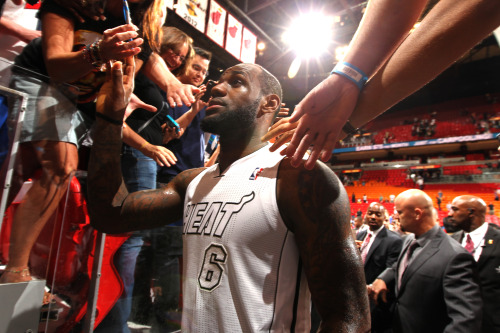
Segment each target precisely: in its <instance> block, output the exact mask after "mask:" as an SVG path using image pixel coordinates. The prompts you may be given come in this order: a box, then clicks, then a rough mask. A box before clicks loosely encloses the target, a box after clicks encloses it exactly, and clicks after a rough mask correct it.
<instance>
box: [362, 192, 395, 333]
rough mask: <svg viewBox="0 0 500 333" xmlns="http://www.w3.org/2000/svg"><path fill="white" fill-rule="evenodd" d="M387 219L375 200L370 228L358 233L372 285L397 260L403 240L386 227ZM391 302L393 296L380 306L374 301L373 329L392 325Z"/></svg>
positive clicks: (368, 214) (368, 217)
mask: <svg viewBox="0 0 500 333" xmlns="http://www.w3.org/2000/svg"><path fill="white" fill-rule="evenodd" d="M384 219H385V207H384V206H382V205H381V204H380V203H378V202H372V203H371V204H370V205H369V206H368V210H367V211H366V215H365V221H367V223H368V227H369V229H368V230H364V231H360V232H359V233H358V234H357V235H356V240H357V241H358V242H356V243H358V244H360V251H361V258H362V259H363V264H364V269H365V278H366V283H367V284H371V283H372V282H373V281H374V280H375V279H376V278H377V276H379V274H380V273H382V272H383V271H384V270H385V269H386V268H388V267H391V266H392V265H393V264H394V263H395V262H396V261H397V260H398V256H399V253H400V252H401V246H402V245H403V240H402V238H401V237H400V236H399V235H398V234H396V233H395V232H392V231H390V230H387V229H386V228H385V226H384ZM392 301H394V298H392V299H391V298H390V299H389V300H388V302H387V303H380V304H378V305H375V303H374V302H371V304H370V310H371V316H372V332H384V330H385V329H389V328H390V327H391V324H392V313H391V311H390V310H389V309H390V307H391V305H392V303H393V302H392Z"/></svg>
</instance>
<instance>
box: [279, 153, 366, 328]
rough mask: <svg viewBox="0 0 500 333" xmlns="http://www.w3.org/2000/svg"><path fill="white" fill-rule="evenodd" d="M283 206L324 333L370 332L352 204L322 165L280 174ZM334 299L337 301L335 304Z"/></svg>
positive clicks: (284, 168)
mask: <svg viewBox="0 0 500 333" xmlns="http://www.w3.org/2000/svg"><path fill="white" fill-rule="evenodd" d="M278 206H279V208H280V212H281V215H282V216H283V219H284V220H285V223H286V225H287V227H288V228H289V229H290V230H291V231H292V232H293V233H294V235H295V239H296V242H297V246H298V248H299V253H300V256H301V259H302V261H303V264H304V271H305V274H306V276H307V281H308V284H309V289H310V291H311V295H312V299H313V302H314V304H315V306H316V307H317V309H318V312H319V314H320V315H321V318H322V323H321V326H320V329H319V331H320V332H368V331H369V330H370V312H369V308H368V297H367V294H366V287H365V285H366V282H365V278H364V273H363V266H362V264H361V260H360V257H359V251H358V250H357V248H356V245H355V244H354V239H353V238H352V233H351V229H350V224H349V216H350V212H349V200H348V198H347V195H346V193H345V190H344V189H343V187H342V184H341V183H340V181H339V180H338V179H337V177H336V176H335V175H334V173H333V172H332V171H331V170H330V169H328V168H327V167H326V166H325V165H324V164H323V163H317V164H316V166H315V167H314V169H313V170H311V171H308V170H305V169H304V168H303V167H300V168H297V169H295V168H293V167H292V166H291V165H290V161H289V160H288V159H285V160H283V162H282V163H281V165H280V169H279V179H278ZM332 300H335V301H332Z"/></svg>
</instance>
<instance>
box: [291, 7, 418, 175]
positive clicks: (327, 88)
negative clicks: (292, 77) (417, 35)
mask: <svg viewBox="0 0 500 333" xmlns="http://www.w3.org/2000/svg"><path fill="white" fill-rule="evenodd" d="M426 2H427V0H411V1H410V0H408V1H399V0H396V1H394V0H382V1H370V2H369V3H368V7H367V9H366V13H365V15H364V17H363V20H362V21H361V23H360V26H359V28H358V30H357V32H356V34H355V35H354V37H353V40H352V42H351V43H350V45H349V51H348V53H347V55H346V56H345V58H344V61H345V62H347V63H349V64H352V65H354V66H356V67H357V68H359V69H361V70H362V71H363V72H364V73H365V74H366V75H367V76H368V77H370V76H371V75H372V74H373V73H374V72H375V71H376V69H377V68H378V67H379V66H380V65H381V64H382V63H383V62H384V61H385V60H387V58H388V57H389V56H390V55H391V54H392V52H394V50H395V48H396V47H397V46H398V45H399V44H400V43H401V41H402V40H403V39H404V38H405V37H406V35H407V34H408V32H409V31H410V29H411V28H412V27H413V25H414V23H415V22H416V20H417V19H418V17H419V15H420V14H421V12H422V10H423V8H424V6H425V3H426ZM358 94H359V88H358V87H357V86H356V85H355V84H354V83H353V82H351V81H350V80H349V79H347V78H345V77H343V76H340V75H337V74H333V75H331V76H329V77H328V78H327V79H325V80H324V81H323V82H321V83H320V84H319V85H317V86H316V87H315V88H314V89H313V90H311V92H309V93H308V94H307V95H306V97H305V98H304V99H303V100H302V101H301V102H300V103H299V104H298V105H297V107H296V108H295V110H294V114H293V115H292V122H293V121H297V120H299V119H300V121H299V124H298V128H297V131H296V132H295V134H294V135H293V138H292V141H291V142H290V145H289V146H288V148H287V150H286V154H287V155H288V156H290V157H292V156H293V160H292V161H293V162H292V164H293V165H294V166H297V165H298V164H300V162H301V159H302V156H304V153H305V152H306V150H307V149H308V148H309V146H310V145H314V146H313V149H312V154H311V156H310V157H309V159H308V161H307V162H306V167H307V168H308V169H310V168H312V167H313V166H314V162H315V161H316V159H317V158H318V157H319V156H320V154H321V159H322V160H323V161H327V160H328V159H329V158H330V156H331V151H332V150H333V147H334V145H335V142H336V140H337V137H338V136H339V134H340V131H341V129H342V126H343V125H344V124H345V122H346V121H347V119H348V118H349V116H350V114H351V113H352V111H353V109H354V107H355V105H356V101H357V98H358Z"/></svg>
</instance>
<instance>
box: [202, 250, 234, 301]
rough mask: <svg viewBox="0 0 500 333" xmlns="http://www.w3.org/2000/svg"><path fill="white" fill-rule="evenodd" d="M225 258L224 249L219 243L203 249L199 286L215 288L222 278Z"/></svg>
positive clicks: (208, 288) (209, 288) (207, 288)
mask: <svg viewBox="0 0 500 333" xmlns="http://www.w3.org/2000/svg"><path fill="white" fill-rule="evenodd" d="M226 260H227V252H226V249H225V248H224V247H223V246H222V245H220V244H213V243H212V244H210V246H209V247H207V249H206V250H205V256H204V260H203V266H202V267H201V271H200V276H199V277H198V283H199V284H200V288H201V289H203V290H206V291H212V290H214V289H215V288H217V287H218V286H219V284H220V281H221V279H222V272H223V271H224V267H223V266H222V265H224V264H225V263H226Z"/></svg>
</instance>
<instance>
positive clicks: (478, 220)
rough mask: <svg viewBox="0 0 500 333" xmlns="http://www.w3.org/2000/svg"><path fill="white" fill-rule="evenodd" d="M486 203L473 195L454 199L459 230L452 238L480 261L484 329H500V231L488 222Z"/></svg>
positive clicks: (453, 213) (453, 218)
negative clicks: (486, 218) (486, 220)
mask: <svg viewBox="0 0 500 333" xmlns="http://www.w3.org/2000/svg"><path fill="white" fill-rule="evenodd" d="M485 215H486V203H485V202H484V201H483V200H482V199H481V198H479V197H476V196H473V195H462V196H459V197H456V198H455V199H453V202H452V203H451V210H450V213H449V214H448V217H449V221H450V222H451V223H452V225H453V226H455V227H457V228H458V229H459V230H460V231H458V232H456V233H455V234H453V236H452V237H453V238H454V239H455V240H457V241H458V242H459V243H460V244H462V246H463V247H464V248H465V249H466V250H469V252H471V254H472V255H473V256H474V259H475V260H476V261H477V270H478V273H479V285H480V286H481V296H482V298H483V324H482V326H481V332H484V333H492V332H497V333H498V332H500V230H499V229H498V228H497V227H496V226H494V225H490V224H488V223H486V222H485Z"/></svg>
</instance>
